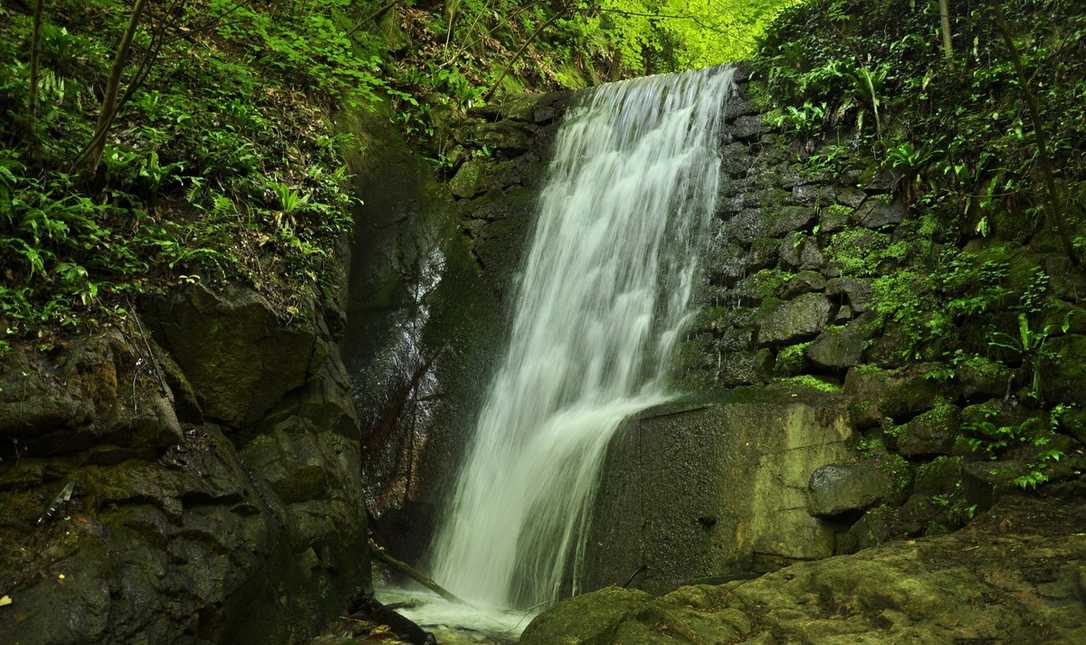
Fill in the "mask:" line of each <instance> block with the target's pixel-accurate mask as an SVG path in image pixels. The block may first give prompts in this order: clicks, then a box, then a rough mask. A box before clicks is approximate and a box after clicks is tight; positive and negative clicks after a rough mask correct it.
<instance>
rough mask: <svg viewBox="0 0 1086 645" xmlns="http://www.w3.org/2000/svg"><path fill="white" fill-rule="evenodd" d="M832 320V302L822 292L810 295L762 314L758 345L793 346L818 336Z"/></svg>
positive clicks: (759, 322)
mask: <svg viewBox="0 0 1086 645" xmlns="http://www.w3.org/2000/svg"><path fill="white" fill-rule="evenodd" d="M829 317H830V302H829V300H827V299H826V297H825V296H823V295H822V294H819V293H808V294H804V295H802V296H799V297H798V298H796V299H795V300H789V301H787V302H783V303H780V304H779V305H777V306H776V307H772V308H769V310H768V311H767V312H766V313H765V314H763V315H760V317H759V320H758V343H759V344H763V345H769V344H781V343H794V342H796V341H800V340H805V339H807V338H811V337H813V336H815V335H817V334H818V333H819V332H820V331H822V329H824V328H825V326H826V323H827V322H829Z"/></svg>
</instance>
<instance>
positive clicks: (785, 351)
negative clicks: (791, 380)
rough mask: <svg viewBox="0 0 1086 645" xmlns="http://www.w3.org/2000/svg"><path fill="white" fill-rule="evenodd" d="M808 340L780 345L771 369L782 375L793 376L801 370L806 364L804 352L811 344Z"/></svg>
mask: <svg viewBox="0 0 1086 645" xmlns="http://www.w3.org/2000/svg"><path fill="white" fill-rule="evenodd" d="M812 342H813V341H810V342H806V343H797V344H795V345H788V346H787V347H782V348H781V350H780V351H779V352H777V360H776V363H774V366H773V371H774V372H776V373H777V374H780V375H782V376H795V375H797V374H799V373H800V372H802V371H803V369H804V367H806V365H807V357H806V354H805V352H806V351H807V348H808V347H810V346H811V343H812Z"/></svg>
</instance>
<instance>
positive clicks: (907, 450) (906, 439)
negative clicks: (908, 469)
mask: <svg viewBox="0 0 1086 645" xmlns="http://www.w3.org/2000/svg"><path fill="white" fill-rule="evenodd" d="M960 427H961V410H960V409H959V408H958V407H957V406H955V405H951V404H948V403H943V402H940V403H939V404H937V405H936V406H935V407H934V408H932V409H931V410H928V411H927V412H923V413H921V414H919V415H918V416H916V417H915V418H913V419H912V420H911V421H909V422H908V423H906V424H905V425H904V426H902V427H901V428H900V432H899V433H898V436H897V439H896V445H897V450H898V451H899V452H900V453H901V454H903V455H907V456H910V457H919V456H924V455H947V454H950V452H951V450H952V449H953V447H954V441H955V439H956V438H957V436H958V430H959V428H960Z"/></svg>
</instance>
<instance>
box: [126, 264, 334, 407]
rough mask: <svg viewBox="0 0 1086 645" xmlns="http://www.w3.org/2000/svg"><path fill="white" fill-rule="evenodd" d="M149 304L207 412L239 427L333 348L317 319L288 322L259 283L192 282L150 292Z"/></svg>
mask: <svg viewBox="0 0 1086 645" xmlns="http://www.w3.org/2000/svg"><path fill="white" fill-rule="evenodd" d="M146 311H147V314H146V318H147V324H148V327H150V329H151V331H152V333H153V334H154V336H155V340H157V341H158V342H159V344H161V345H162V346H163V347H164V348H165V349H166V350H167V351H168V352H169V353H170V355H171V356H173V357H174V359H175V360H176V361H177V363H178V365H180V367H181V369H182V371H183V372H184V374H185V377H186V378H187V379H188V381H189V383H191V384H192V387H193V388H194V389H195V390H196V391H197V393H198V398H199V399H200V402H201V406H202V408H203V411H204V414H205V415H206V416H207V417H208V418H209V419H210V420H213V421H216V422H220V423H222V424H224V425H225V426H227V427H231V428H241V427H244V426H246V425H249V424H252V423H253V422H255V421H256V420H258V419H260V418H261V417H262V416H263V415H264V414H265V413H267V412H268V410H270V409H271V408H272V406H274V405H275V404H276V403H278V402H279V401H280V400H281V399H282V398H283V395H284V394H286V393H287V392H290V391H291V390H294V389H297V388H299V387H301V386H302V385H303V384H304V383H305V382H306V379H307V377H308V376H309V374H310V373H311V372H312V370H314V369H316V367H317V366H319V365H320V364H321V363H322V362H323V361H324V359H325V357H326V356H327V353H328V347H327V343H325V342H323V341H320V339H319V338H318V336H319V332H318V329H317V328H316V327H314V326H313V325H312V324H309V325H307V324H297V325H288V324H285V323H283V322H281V321H280V320H279V318H278V317H277V316H276V314H275V311H274V310H273V309H272V307H271V305H270V304H268V302H267V301H266V300H264V298H263V297H261V296H260V295H259V294H257V293H256V292H255V291H252V290H251V289H244V288H241V287H236V286H231V287H228V288H227V289H226V290H225V291H224V292H223V293H215V292H213V291H211V290H210V289H207V288H206V287H203V286H200V285H194V286H189V287H187V288H185V289H182V290H180V291H177V292H175V293H173V294H170V295H169V296H168V297H164V298H155V299H151V300H149V302H148V303H147V306H146ZM307 319H309V318H307Z"/></svg>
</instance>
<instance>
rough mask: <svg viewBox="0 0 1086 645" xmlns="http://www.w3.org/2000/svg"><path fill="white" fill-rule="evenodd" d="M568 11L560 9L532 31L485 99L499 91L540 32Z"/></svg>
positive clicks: (567, 8)
mask: <svg viewBox="0 0 1086 645" xmlns="http://www.w3.org/2000/svg"><path fill="white" fill-rule="evenodd" d="M567 11H569V7H563V8H561V9H559V10H558V11H557V12H556V13H555V14H554V15H553V16H551V17H550V18H548V19H547V21H546V22H544V23H543V24H541V25H539V28H538V29H536V30H535V31H534V32H532V35H531V36H528V39H527V40H525V41H524V44H523V45H521V46H520V49H518V50H517V53H516V54H514V55H513V57H512V58H510V59H509V62H508V63H506V65H505V68H504V69H502V73H501V74H500V75H499V76H498V80H496V81H494V84H493V85H491V86H490V89H489V90H488V91H487V93H486V94H485V95H484V96H483V100H484V101H489V100H490V99H491V98H492V97H493V96H494V92H496V91H498V88H499V87H501V84H502V81H504V80H505V77H506V75H508V74H509V71H510V70H511V69H513V65H515V64H516V63H517V61H518V60H520V57H521V56H523V55H524V52H525V51H526V50H527V49H528V45H531V44H532V41H534V40H535V39H536V38H538V37H539V34H541V33H543V30H544V29H546V28H547V27H550V26H551V25H553V24H554V23H555V22H557V21H558V19H559V18H561V17H562V16H564V15H565V14H566V12H567Z"/></svg>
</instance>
